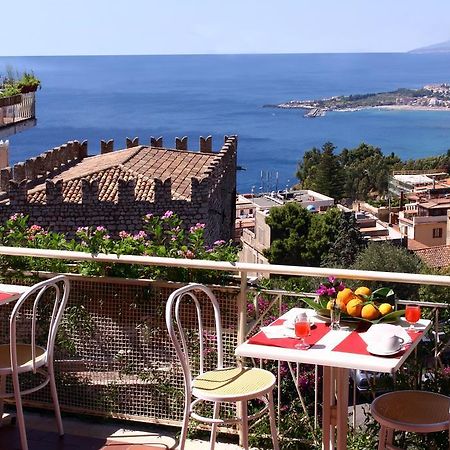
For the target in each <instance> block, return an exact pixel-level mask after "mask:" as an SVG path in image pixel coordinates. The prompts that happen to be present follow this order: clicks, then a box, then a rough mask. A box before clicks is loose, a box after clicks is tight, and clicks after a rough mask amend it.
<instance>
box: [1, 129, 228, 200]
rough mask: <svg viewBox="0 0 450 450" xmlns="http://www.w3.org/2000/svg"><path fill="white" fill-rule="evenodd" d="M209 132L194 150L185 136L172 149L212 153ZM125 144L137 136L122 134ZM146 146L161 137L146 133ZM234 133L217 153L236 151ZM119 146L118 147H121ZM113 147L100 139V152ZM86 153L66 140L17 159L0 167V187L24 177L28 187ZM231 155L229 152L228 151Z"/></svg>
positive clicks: (154, 144) (159, 141)
mask: <svg viewBox="0 0 450 450" xmlns="http://www.w3.org/2000/svg"><path fill="white" fill-rule="evenodd" d="M212 144H213V140H212V136H206V137H203V136H200V137H199V147H198V149H196V150H189V149H188V137H187V136H183V137H181V138H179V137H177V138H175V148H174V150H182V151H198V152H200V153H215V152H214V151H213V149H212ZM125 146H126V148H131V147H137V146H139V137H134V138H128V137H127V138H126V140H125ZM149 146H150V147H155V148H167V149H168V150H171V148H168V147H164V141H163V137H162V136H160V137H157V138H156V137H153V136H151V137H150V142H149ZM236 149H237V136H225V138H224V144H223V146H222V147H221V149H220V150H219V151H218V154H226V155H230V154H233V153H235V152H236ZM121 150H122V148H121ZM113 151H114V140H113V139H110V140H101V141H100V154H105V153H111V152H113ZM87 156H88V142H87V141H83V142H78V141H69V142H67V143H65V144H63V145H61V146H59V147H54V148H52V149H51V150H47V151H45V152H43V153H41V154H40V155H38V156H36V157H34V158H30V159H27V160H26V161H25V162H19V163H16V164H14V166H12V167H5V168H4V169H1V170H0V191H8V189H9V186H10V185H9V182H10V181H16V182H18V183H20V182H21V181H23V180H27V185H28V187H30V186H33V185H35V184H37V183H39V182H43V180H45V179H46V178H52V177H53V176H54V175H56V174H58V173H61V172H63V171H64V170H65V169H66V168H67V167H69V166H71V165H73V164H76V163H78V162H80V161H81V160H83V159H84V158H86V157H87ZM230 156H231V155H230Z"/></svg>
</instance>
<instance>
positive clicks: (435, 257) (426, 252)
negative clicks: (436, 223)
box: [414, 245, 450, 269]
mask: <svg viewBox="0 0 450 450" xmlns="http://www.w3.org/2000/svg"><path fill="white" fill-rule="evenodd" d="M414 253H415V254H416V255H417V256H418V257H419V258H420V259H422V261H423V262H424V263H425V264H426V265H427V266H428V267H433V268H435V269H441V268H445V267H449V266H450V245H439V246H437V247H432V248H430V247H429V248H422V249H418V250H414Z"/></svg>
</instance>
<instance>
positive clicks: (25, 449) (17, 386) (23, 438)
mask: <svg viewBox="0 0 450 450" xmlns="http://www.w3.org/2000/svg"><path fill="white" fill-rule="evenodd" d="M12 381H13V388H14V401H15V402H16V416H17V423H18V425H19V434H20V445H21V447H22V450H28V442H27V431H26V429H25V417H24V415H23V409H22V398H21V397H20V384H19V374H18V373H17V372H13V374H12Z"/></svg>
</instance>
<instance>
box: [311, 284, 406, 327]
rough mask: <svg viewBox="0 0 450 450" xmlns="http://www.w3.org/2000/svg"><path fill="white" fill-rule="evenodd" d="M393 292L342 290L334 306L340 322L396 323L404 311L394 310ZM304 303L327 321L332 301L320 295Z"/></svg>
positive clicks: (359, 288)
mask: <svg viewBox="0 0 450 450" xmlns="http://www.w3.org/2000/svg"><path fill="white" fill-rule="evenodd" d="M394 297H395V294H394V291H393V290H392V289H390V288H381V289H377V290H375V291H373V292H372V291H371V290H370V289H369V288H368V287H366V286H361V287H358V288H357V289H355V290H352V289H350V288H347V287H346V288H343V289H342V290H339V291H338V292H337V295H336V299H335V302H336V305H337V306H338V307H339V308H340V310H341V322H361V321H362V322H369V323H380V322H396V321H397V320H398V318H399V317H401V316H403V315H404V314H405V311H404V310H397V311H395V310H394V307H393V304H394ZM303 300H304V301H305V303H307V304H308V306H310V307H311V308H313V309H314V310H315V311H316V313H317V315H318V316H320V317H322V318H324V319H329V318H330V315H331V308H332V307H333V299H331V298H330V297H329V296H326V295H320V296H319V297H318V298H317V299H315V300H314V299H311V298H304V299H303Z"/></svg>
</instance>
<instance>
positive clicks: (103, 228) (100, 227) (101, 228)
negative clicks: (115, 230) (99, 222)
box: [96, 226, 106, 231]
mask: <svg viewBox="0 0 450 450" xmlns="http://www.w3.org/2000/svg"><path fill="white" fill-rule="evenodd" d="M96 230H97V231H106V228H105V227H102V226H98V227H97V228H96Z"/></svg>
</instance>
